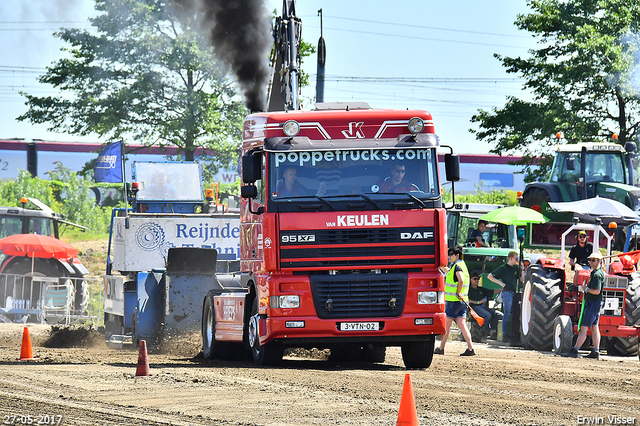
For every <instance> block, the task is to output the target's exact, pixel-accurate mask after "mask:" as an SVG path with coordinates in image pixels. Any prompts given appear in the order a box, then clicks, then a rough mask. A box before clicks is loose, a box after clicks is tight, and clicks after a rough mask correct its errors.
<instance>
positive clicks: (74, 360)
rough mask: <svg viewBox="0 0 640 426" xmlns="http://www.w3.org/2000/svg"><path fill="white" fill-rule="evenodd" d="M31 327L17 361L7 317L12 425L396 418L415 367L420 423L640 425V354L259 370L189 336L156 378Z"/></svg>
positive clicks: (481, 354)
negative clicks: (28, 357)
mask: <svg viewBox="0 0 640 426" xmlns="http://www.w3.org/2000/svg"><path fill="white" fill-rule="evenodd" d="M29 329H30V336H31V341H32V345H33V350H34V355H35V356H36V357H38V358H39V359H38V360H37V361H17V358H18V357H19V356H20V349H21V343H22V333H23V327H22V326H19V325H15V324H0V422H2V424H28V421H29V420H28V419H29V417H28V416H31V418H32V419H33V420H34V421H33V423H32V424H38V421H39V424H64V425H120V424H131V425H273V426H275V425H395V424H396V420H397V416H398V409H399V404H400V399H401V397H402V389H403V381H404V379H405V374H406V373H410V377H411V381H412V384H413V390H414V394H415V406H416V411H417V415H418V419H419V421H420V424H421V425H503V424H515V425H532V424H538V425H573V424H588V423H586V422H587V420H586V419H587V418H596V420H597V419H602V420H600V421H601V422H602V423H600V424H610V423H609V420H610V419H611V420H613V422H615V421H616V418H614V417H613V416H617V419H618V420H620V419H622V418H625V420H626V419H628V418H634V419H635V420H633V422H634V423H632V424H640V420H639V419H640V374H639V372H640V362H639V361H638V358H637V357H634V358H615V357H608V356H604V357H603V359H601V360H600V361H596V360H589V359H567V358H562V357H558V356H554V355H553V354H552V353H540V352H533V351H524V350H521V349H513V348H508V347H505V346H501V345H499V344H498V343H497V342H491V341H490V343H489V344H477V345H476V350H477V352H478V356H475V357H460V356H459V353H461V352H462V351H463V350H464V345H463V344H462V343H460V342H450V343H448V344H447V347H446V355H443V356H437V355H436V356H435V357H434V361H433V364H432V366H431V368H429V369H426V370H419V371H415V370H414V371H410V372H408V371H407V370H405V369H404V367H403V364H402V359H401V355H400V351H399V349H398V348H389V349H388V351H387V359H386V362H385V363H384V364H361V363H357V364H336V363H333V362H329V361H325V360H316V359H311V358H303V357H291V356H289V357H286V358H285V361H284V363H283V365H282V366H280V367H277V368H258V367H255V366H254V365H253V364H252V363H251V362H250V361H247V360H238V361H234V362H230V361H206V360H204V359H202V358H199V357H198V356H197V354H198V349H197V347H198V346H199V342H198V341H199V336H191V337H190V338H188V339H185V342H176V344H175V345H174V347H173V348H170V349H169V350H168V352H167V353H163V354H159V353H150V354H149V364H150V371H151V375H150V376H149V377H143V378H134V377H133V376H134V375H135V372H136V364H137V361H138V348H129V349H127V348H125V349H119V350H118V349H111V348H108V347H107V345H106V344H105V343H104V341H102V339H101V338H94V337H95V336H86V335H83V338H82V339H81V340H80V341H77V342H75V344H76V345H77V346H79V347H72V348H59V347H45V345H49V346H51V344H52V343H53V345H54V346H56V345H57V346H61V344H60V343H61V342H60V341H59V340H58V341H56V339H55V338H53V339H52V334H51V331H50V329H49V328H48V327H47V326H40V325H33V326H30V327H29ZM580 416H584V417H582V418H581V417H580ZM608 416H610V417H608ZM52 420H55V423H54V422H53V421H52ZM58 420H59V423H58ZM611 424H615V423H611ZM618 424H621V423H618Z"/></svg>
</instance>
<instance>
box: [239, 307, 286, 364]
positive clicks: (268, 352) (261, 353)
mask: <svg viewBox="0 0 640 426" xmlns="http://www.w3.org/2000/svg"><path fill="white" fill-rule="evenodd" d="M248 332H249V346H251V355H252V356H253V363H254V364H255V365H277V364H279V363H280V362H281V361H282V355H283V354H284V348H283V347H282V345H280V344H279V343H277V342H271V343H267V344H266V345H261V344H260V314H259V313H258V298H257V297H256V298H255V299H253V306H252V307H251V317H250V318H249V326H248Z"/></svg>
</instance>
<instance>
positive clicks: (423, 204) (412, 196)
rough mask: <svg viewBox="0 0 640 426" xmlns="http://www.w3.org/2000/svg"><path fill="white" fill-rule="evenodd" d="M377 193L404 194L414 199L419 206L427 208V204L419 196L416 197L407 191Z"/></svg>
mask: <svg viewBox="0 0 640 426" xmlns="http://www.w3.org/2000/svg"><path fill="white" fill-rule="evenodd" d="M378 194H389V195H406V196H407V197H409V198H411V199H412V200H414V201H416V202H417V203H418V204H419V205H420V207H422V208H423V209H426V208H427V205H426V204H425V203H423V202H422V200H421V199H420V198H418V197H416V196H415V195H411V193H409V192H378Z"/></svg>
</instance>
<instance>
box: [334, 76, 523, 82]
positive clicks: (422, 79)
mask: <svg viewBox="0 0 640 426" xmlns="http://www.w3.org/2000/svg"><path fill="white" fill-rule="evenodd" d="M325 80H332V81H356V82H372V83H391V82H406V83H496V82H498V83H520V82H521V81H522V80H521V79H518V78H509V77H497V78H491V77H362V76H344V75H328V76H326V77H325Z"/></svg>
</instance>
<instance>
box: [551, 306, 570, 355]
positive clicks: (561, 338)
mask: <svg viewBox="0 0 640 426" xmlns="http://www.w3.org/2000/svg"><path fill="white" fill-rule="evenodd" d="M572 346H573V324H572V322H571V318H570V317H569V316H567V315H559V316H557V317H556V320H555V321H554V324H553V350H554V351H555V353H556V355H560V354H563V353H566V352H569V351H570V350H571V347H572Z"/></svg>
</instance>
